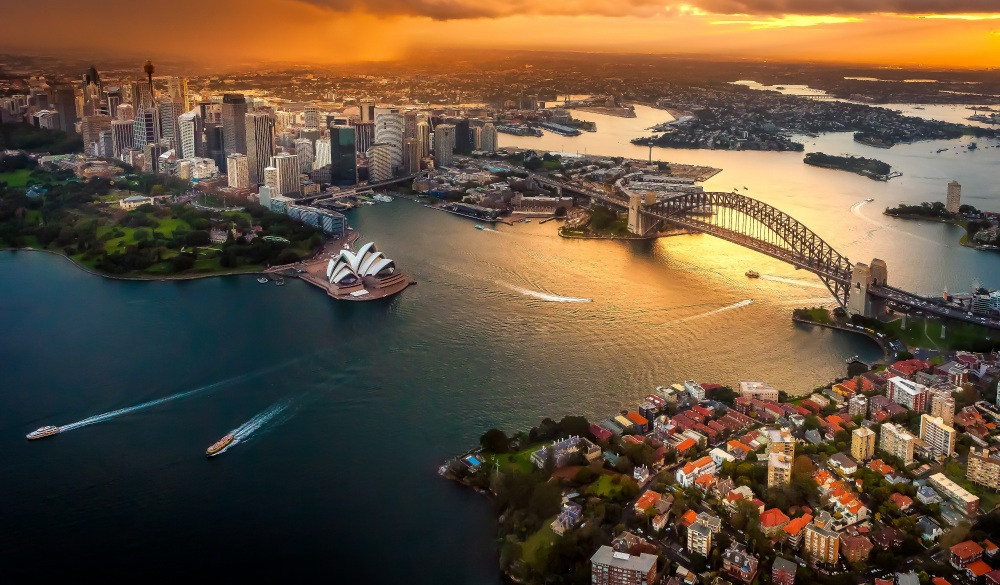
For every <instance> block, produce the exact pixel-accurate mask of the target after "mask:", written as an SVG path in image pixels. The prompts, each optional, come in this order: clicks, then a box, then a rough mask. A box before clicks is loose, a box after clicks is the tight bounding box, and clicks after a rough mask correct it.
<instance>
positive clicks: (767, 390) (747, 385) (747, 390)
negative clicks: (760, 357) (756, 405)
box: [739, 380, 778, 402]
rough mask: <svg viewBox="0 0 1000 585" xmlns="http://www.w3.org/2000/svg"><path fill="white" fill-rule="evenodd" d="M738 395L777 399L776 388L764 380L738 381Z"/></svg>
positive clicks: (775, 400) (759, 398) (774, 400)
mask: <svg viewBox="0 0 1000 585" xmlns="http://www.w3.org/2000/svg"><path fill="white" fill-rule="evenodd" d="M739 394H740V396H742V397H744V398H751V399H757V400H770V401H772V402H777V401H778V389H777V388H775V387H774V386H772V385H770V384H768V383H766V382H750V381H746V380H744V381H742V382H740V390H739Z"/></svg>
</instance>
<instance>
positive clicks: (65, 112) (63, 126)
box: [52, 85, 76, 132]
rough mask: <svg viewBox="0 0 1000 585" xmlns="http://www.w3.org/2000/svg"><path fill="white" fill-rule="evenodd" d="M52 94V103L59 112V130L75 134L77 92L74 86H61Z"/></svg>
mask: <svg viewBox="0 0 1000 585" xmlns="http://www.w3.org/2000/svg"><path fill="white" fill-rule="evenodd" d="M52 93H53V95H52V102H53V103H54V104H55V106H56V110H58V111H59V129H60V130H62V131H63V132H73V128H74V126H75V125H76V91H75V90H74V89H73V86H70V85H61V86H58V87H56V88H55V90H53V92H52Z"/></svg>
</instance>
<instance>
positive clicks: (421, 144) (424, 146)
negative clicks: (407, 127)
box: [417, 120, 431, 159]
mask: <svg viewBox="0 0 1000 585" xmlns="http://www.w3.org/2000/svg"><path fill="white" fill-rule="evenodd" d="M417 149H418V151H419V155H420V156H419V158H421V159H422V158H424V157H427V156H430V154H431V125H430V124H428V123H427V121H426V120H420V121H419V122H417Z"/></svg>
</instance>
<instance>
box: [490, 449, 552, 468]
mask: <svg viewBox="0 0 1000 585" xmlns="http://www.w3.org/2000/svg"><path fill="white" fill-rule="evenodd" d="M542 445H544V443H535V444H533V445H529V446H528V447H525V448H524V449H521V450H520V451H517V452H516V453H500V454H496V453H482V455H483V461H484V463H485V465H484V467H493V465H494V464H499V467H500V469H501V470H504V471H508V470H513V471H516V472H518V473H531V470H532V469H534V468H535V464H534V463H532V462H531V454H532V453H534V452H535V451H537V450H539V449H541V448H542Z"/></svg>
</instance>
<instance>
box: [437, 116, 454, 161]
mask: <svg viewBox="0 0 1000 585" xmlns="http://www.w3.org/2000/svg"><path fill="white" fill-rule="evenodd" d="M454 152H455V127H454V126H452V125H451V124H438V125H437V128H435V129H434V166H435V167H450V166H451V165H452V161H453V160H454V157H453V155H454Z"/></svg>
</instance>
